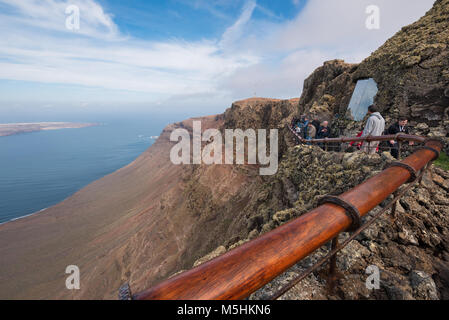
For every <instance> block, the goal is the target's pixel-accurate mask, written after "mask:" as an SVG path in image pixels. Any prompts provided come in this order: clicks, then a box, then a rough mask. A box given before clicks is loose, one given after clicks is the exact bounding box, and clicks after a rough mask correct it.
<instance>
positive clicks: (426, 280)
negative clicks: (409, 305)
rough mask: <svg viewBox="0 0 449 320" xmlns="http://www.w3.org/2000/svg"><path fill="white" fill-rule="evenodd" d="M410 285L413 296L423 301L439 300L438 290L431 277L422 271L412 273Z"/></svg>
mask: <svg viewBox="0 0 449 320" xmlns="http://www.w3.org/2000/svg"><path fill="white" fill-rule="evenodd" d="M410 283H411V287H412V289H413V292H414V294H415V296H416V297H417V298H418V299H423V300H439V299H440V297H439V295H438V290H437V288H436V285H435V282H434V281H433V279H432V277H431V276H430V275H428V274H427V273H425V272H422V271H412V272H411V275H410Z"/></svg>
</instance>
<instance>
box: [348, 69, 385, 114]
mask: <svg viewBox="0 0 449 320" xmlns="http://www.w3.org/2000/svg"><path fill="white" fill-rule="evenodd" d="M378 91H379V90H378V88H377V83H376V81H374V79H372V78H369V79H363V80H358V81H357V85H356V87H355V89H354V92H353V94H352V97H351V101H350V102H349V106H348V109H349V111H350V116H351V118H352V119H353V120H355V121H362V120H363V118H365V116H366V114H367V113H368V107H369V106H370V105H372V104H373V103H374V97H375V96H376V94H377V92H378Z"/></svg>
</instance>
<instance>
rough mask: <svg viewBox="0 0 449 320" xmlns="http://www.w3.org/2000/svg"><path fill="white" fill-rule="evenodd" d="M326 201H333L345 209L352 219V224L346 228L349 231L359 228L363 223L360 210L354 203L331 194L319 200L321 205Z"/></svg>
mask: <svg viewBox="0 0 449 320" xmlns="http://www.w3.org/2000/svg"><path fill="white" fill-rule="evenodd" d="M326 203H332V204H335V205H337V206H339V207H341V208H343V209H345V211H346V214H347V215H348V216H349V217H350V218H351V220H352V225H351V226H350V227H349V228H348V229H347V230H346V231H347V232H353V231H355V230H357V229H358V228H360V226H361V224H362V223H361V218H360V212H359V210H358V209H357V208H356V207H354V206H353V205H352V204H350V203H349V202H347V201H345V200H343V199H342V198H340V197H336V196H330V195H327V196H324V197H322V198H320V199H319V200H318V205H319V206H321V205H323V204H326Z"/></svg>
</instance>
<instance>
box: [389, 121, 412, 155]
mask: <svg viewBox="0 0 449 320" xmlns="http://www.w3.org/2000/svg"><path fill="white" fill-rule="evenodd" d="M398 133H404V134H410V128H409V127H408V119H407V118H406V117H401V118H399V121H398V122H396V123H395V124H393V125H391V126H390V127H389V128H388V129H387V134H388V135H396V134H398ZM389 144H390V147H391V155H392V156H393V157H395V158H396V159H399V143H398V142H397V141H395V140H391V141H390V142H389ZM410 145H411V146H412V145H414V143H413V141H410Z"/></svg>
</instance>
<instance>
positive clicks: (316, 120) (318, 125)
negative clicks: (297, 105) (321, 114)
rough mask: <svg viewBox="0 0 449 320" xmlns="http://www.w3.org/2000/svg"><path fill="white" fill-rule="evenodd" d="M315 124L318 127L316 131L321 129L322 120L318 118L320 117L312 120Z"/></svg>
mask: <svg viewBox="0 0 449 320" xmlns="http://www.w3.org/2000/svg"><path fill="white" fill-rule="evenodd" d="M312 124H313V126H314V127H315V129H316V132H318V131H319V130H320V126H321V122H320V121H319V120H318V118H314V119H313V121H312Z"/></svg>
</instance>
